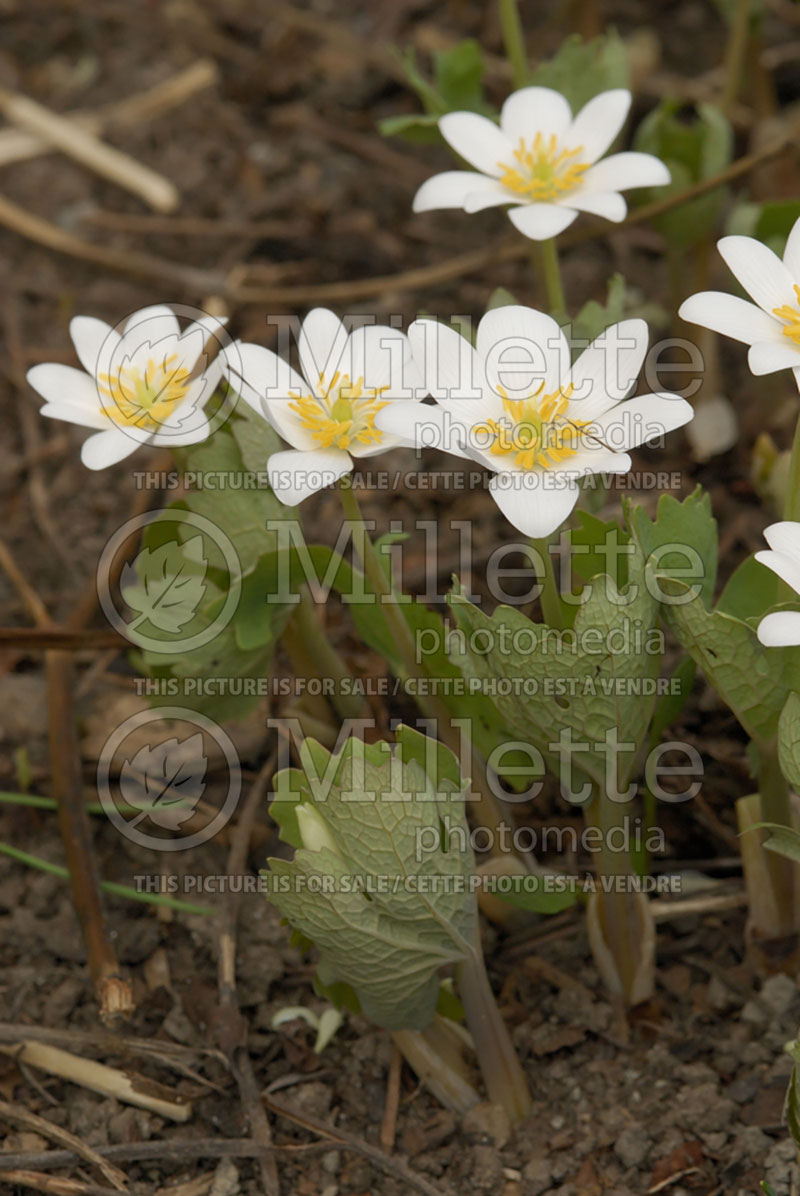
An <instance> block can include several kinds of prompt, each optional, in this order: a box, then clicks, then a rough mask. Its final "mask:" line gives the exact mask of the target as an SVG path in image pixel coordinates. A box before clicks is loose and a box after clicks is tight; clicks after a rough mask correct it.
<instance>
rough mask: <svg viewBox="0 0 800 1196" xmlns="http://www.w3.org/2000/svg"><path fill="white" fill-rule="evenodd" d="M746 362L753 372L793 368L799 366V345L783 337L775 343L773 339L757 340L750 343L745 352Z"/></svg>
mask: <svg viewBox="0 0 800 1196" xmlns="http://www.w3.org/2000/svg"><path fill="white" fill-rule="evenodd" d="M747 364H748V365H749V366H750V370H751V372H752V373H753V374H756V375H757V376H761V375H762V374H774V373H775V371H776V370H787V369H793V368H794V367H795V366H800V345H798V344H795V342H794V341H791V340H789V338H788V337H784V338H783V340H782V341H781V342H780V343H779V344H776V343H775V342H774V341H759V343H758V344H757V345H751V346H750V349H749V351H748V354H747Z"/></svg>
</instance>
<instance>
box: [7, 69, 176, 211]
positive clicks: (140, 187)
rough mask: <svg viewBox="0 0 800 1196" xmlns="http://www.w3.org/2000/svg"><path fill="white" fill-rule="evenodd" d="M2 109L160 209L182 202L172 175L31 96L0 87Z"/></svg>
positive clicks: (15, 121) (30, 130) (14, 120)
mask: <svg viewBox="0 0 800 1196" xmlns="http://www.w3.org/2000/svg"><path fill="white" fill-rule="evenodd" d="M0 112H2V113H3V115H4V116H5V117H6V119H7V120H9V121H10V122H11V123H12V124H14V125H17V126H18V127H19V128H21V129H25V130H26V132H28V133H33V134H34V135H35V136H36V137H38V138H39V139H40V140H41V141H44V142H46V143H47V144H48V145H51V146H53V148H54V149H58V150H61V152H62V154H66V155H67V157H69V158H73V159H74V160H75V161H76V162H80V164H81V165H82V166H86V167H87V168H88V169H89V170H91V171H93V172H94V173H95V174H99V175H100V176H101V178H104V179H108V180H109V181H110V182H112V183H116V184H117V186H119V187H122V188H123V189H124V190H125V191H130V192H131V194H132V195H138V197H139V198H140V199H143V200H144V201H145V203H147V204H149V205H150V207H151V208H154V209H155V210H156V211H157V212H174V211H175V209H176V208H177V206H178V204H179V203H180V198H181V197H180V192H179V191H178V188H177V187H176V186H175V184H174V183H173V182H171V181H170V180H169V179H166V178H164V176H163V175H161V174H158V173H157V172H156V171H155V170H151V168H150V167H149V166H144V165H142V163H141V162H137V161H136V159H135V158H132V157H131V156H130V154H124V153H123V152H122V150H118V149H115V148H114V147H113V146H112V145H106V143H105V142H104V141H101V140H100V139H99V138H98V137H96V136H95V135H94V133H91V132H89V130H88V129H86V128H82V127H81V126H80V125H76V124H75V122H74V121H71V120H70V119H69V118H68V117H66V116H59V115H58V113H56V112H51V111H50V109H49V108H45V107H44V105H42V104H38V103H37V102H36V101H35V100H32V99H31V98H30V97H29V96H23V95H20V94H19V93H18V92H12V91H8V90H6V89H5V88H0Z"/></svg>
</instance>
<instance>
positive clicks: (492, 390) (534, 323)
mask: <svg viewBox="0 0 800 1196" xmlns="http://www.w3.org/2000/svg"><path fill="white" fill-rule="evenodd" d="M408 336H409V340H410V341H411V346H412V348H413V350H414V355H415V358H416V360H417V362H418V365H419V367H420V369H423V363H424V381H425V387H426V389H428V390H429V391H430V393H431V394H432V395H433V397H434V399H435V400H436V403H437V406H436V407H430V406H422V407H420V406H418V405H416V406H415V405H412V404H410V403H395V404H393V405H392V407H391V408H387V409H386V410H385V411H382V412H381V413H380V414H379V415H378V417H377V420H376V424H377V426H378V427H379V428H383V429H385V430H387V431H389V432H392V433H394V434H395V435H398V436H401V437H402V438H403V440H404V442H405V443H406V444H415V445H417V446H420V447H438V448H443V449H444V450H445V451H447V452H453V453H456V454H457V455H461V456H467V457H470V458H472V459H473V460H475V461H477V462H479V463H480V464H481V465H484V466H486V467H487V468H488V469H491V470H492V471H493V472H494V473H495V477H494V478H493V479H492V481H491V484H490V489H491V492H492V494H493V495H494V498H495V500H496V502H497V504H498V506H499V507H500V509H501V510H502V512H503V514H504V515H505V516H506V518H507V519H508V520H509V522H510V523H512V524H513V525H514V527H516V528H517V529H518V530H519V531H521V532H523V533H524V534H525V535H528V536H534V537H543V536H548V535H550V533H551V532H553V531H555V529H556V528H557V527H559V526H560V525H561V524H562V523H563V521H564V520H565V519H566V518H567V516H568V515H569V514H570V512H571V511H572V508H573V507H574V506H575V503H576V502H577V500H578V496H579V488H578V479H579V478H580V477H582V476H584V475H585V474H589V473H599V472H607V473H627V471H628V470H629V469H630V465H631V460H630V457H629V456H628V454H627V451H626V450H627V449H630V448H634V447H636V446H637V445H640V444H643V443H645V442H646V441H649V440H652V439H653V438H654V437H656V436H660V435H662V434H663V433H665V432H669V431H671V430H672V429H674V428H679V427H681V426H682V425H683V424H685V423H688V421H689V420H690V419H691V418H692V414H693V412H692V408H691V406H690V405H689V404H688V403H687V402H685V400H683V399H681V398H678V397H677V396H676V395H670V394H648V395H639V396H638V397H637V398H633V399H628V400H627V401H626V402H621V401H620V400H622V399H624V398H625V396H626V395H628V394H629V393H630V391H631V389H632V388H633V385H634V383H635V381H636V377H637V375H638V373H639V370H640V368H641V365H642V362H643V360H644V356H645V353H646V351H647V325H646V324H645V322H644V320H624V321H622V323H620V324H616V325H613V326H612V327H611V328H609V329H607V330H606V332H604V333H603V334H602V336H600V337H598V338H597V340H595V341H594V342H593V343H592V344H591V345H590V346H589V347H588V349H586V351H585V352H584V353H582V354H581V356H580V357H579V358H578V360H577V361H576V362H575V364H574V365H572V366H570V353H569V346H568V344H567V341H566V338H565V336H564V334H563V332H562V331H561V329H560V328H559V326H558V324H557V323H556V322H555V320H553V319H551V318H550V316H547V315H544V314H543V313H542V312H538V311H534V310H533V309H531V308H528V307H515V306H510V307H500V308H496V309H495V310H493V311H489V312H487V313H486V315H485V316H484V317H483V319H482V320H481V322H480V324H479V325H478V332H477V339H476V347H475V348H474V349H473V348H472V345H471V344H470V342H469V341H467V340H465V339H464V337H462V336H460V335H459V333H458V332H456V331H455V329H453V328H450V327H448V326H447V325H444V324H438V323H437V322H436V321H434V320H426V319H423V320H417V321H416V322H415V323H414V324H412V325H411V327H410V328H409V330H408Z"/></svg>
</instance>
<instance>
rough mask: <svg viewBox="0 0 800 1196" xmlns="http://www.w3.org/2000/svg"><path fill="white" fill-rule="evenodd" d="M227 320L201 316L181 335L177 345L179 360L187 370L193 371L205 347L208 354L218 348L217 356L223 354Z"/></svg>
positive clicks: (226, 341)
mask: <svg viewBox="0 0 800 1196" xmlns="http://www.w3.org/2000/svg"><path fill="white" fill-rule="evenodd" d="M227 322H228V321H227V319H217V317H216V316H208V315H206V316H201V317H200V319H199V320H195V321H194V323H193V324H190V325H189V327H188V328H187V329H186V330H185V331H184V332H182V333H181V335H180V338H179V341H178V344H179V352H180V355H181V360H182V362H183V364H184V366H185V367H186V369H187V370H191V369H194V367H195V365H196V364H197V361H198V359H199V357H200V355H201V354H202V353H203V351H204V349H205V346H206V345H208V348H209V353H210V352H211V351H212V350H214V349H215V347H216V346H219V355H220V356H222V354H223V353H224V352H225V348H226V344H227V343H228V340H227V337H226V336H225V325H226V324H227Z"/></svg>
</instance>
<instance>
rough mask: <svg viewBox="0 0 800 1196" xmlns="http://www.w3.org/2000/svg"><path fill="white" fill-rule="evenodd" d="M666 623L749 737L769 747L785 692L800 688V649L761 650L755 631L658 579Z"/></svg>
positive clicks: (678, 585) (673, 583)
mask: <svg viewBox="0 0 800 1196" xmlns="http://www.w3.org/2000/svg"><path fill="white" fill-rule="evenodd" d="M659 583H660V585H661V588H662V589H663V590H664V592H665V594H666V595H667V596H668V604H667V605H665V606H664V615H665V618H666V620H667V623H668V624H669V626H670V627H671V628H672V630H673V631H674V632H675V634H676V635H677V637H678V639H679V640H680V642H681V644H682V645H683V647H684V648H685V649H686V651H687V652H688V653H689V654H690V656H691V657H692V659H693V660H694V661H695V663H696V664H697V666H698V667H699V668H700V669H701V670H702V671H703V673H704V675H705V677H706V680H707V681H708V683H709V684H710V685H711V686H712V688H713V689H714V690H716V692H717V693H718V694H719V695H720V697H721V698H722V699H723V700H724V701H725V702H726V703H727V704H728V706H730V708H731V710H732V711H733V713H734V714H735V715H736V717H737V719H738V720H739V722H740V723H741V724H742V726H743V727H744V729H745V730H746V731H747V733H748V735H749V736H750V738H751V739H753V740H755V741H756V742H757V743H758V744H761V745H766V744H770V743H771V742H772V741H773V740H774V738H775V736H776V734H777V730H778V719H779V717H780V713H781V710H782V709H783V707H784V704H785V702H786V699H787V697H788V695H789V693H790V692H791V691H793V690H797V689H800V650H798V649H794V648H789V649H785V650H783V649H781V650H780V651H775V650H773V649H769V648H765V647H764V646H763V645H762V644H761V643H760V642H759V640H758V638H757V637H756V634H755V631H754V629H753V628H752V627H750V626H749V625H748V624H747V623H744V622H742V620H741V619H736V618H734V617H733V616H732V615H729V614H726V613H725V612H724V611H721V610H718V609H717V610H707V609H706V607H705V606H704V604H703V602H702V599H701V597H700V596H699V595H696V596H694V597H693V596H692V594H691V587H689V586H687V585H686V583H685V582H682V581H678V580H677V579H674V578H669V577H666V576H662V577H660V578H659Z"/></svg>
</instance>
